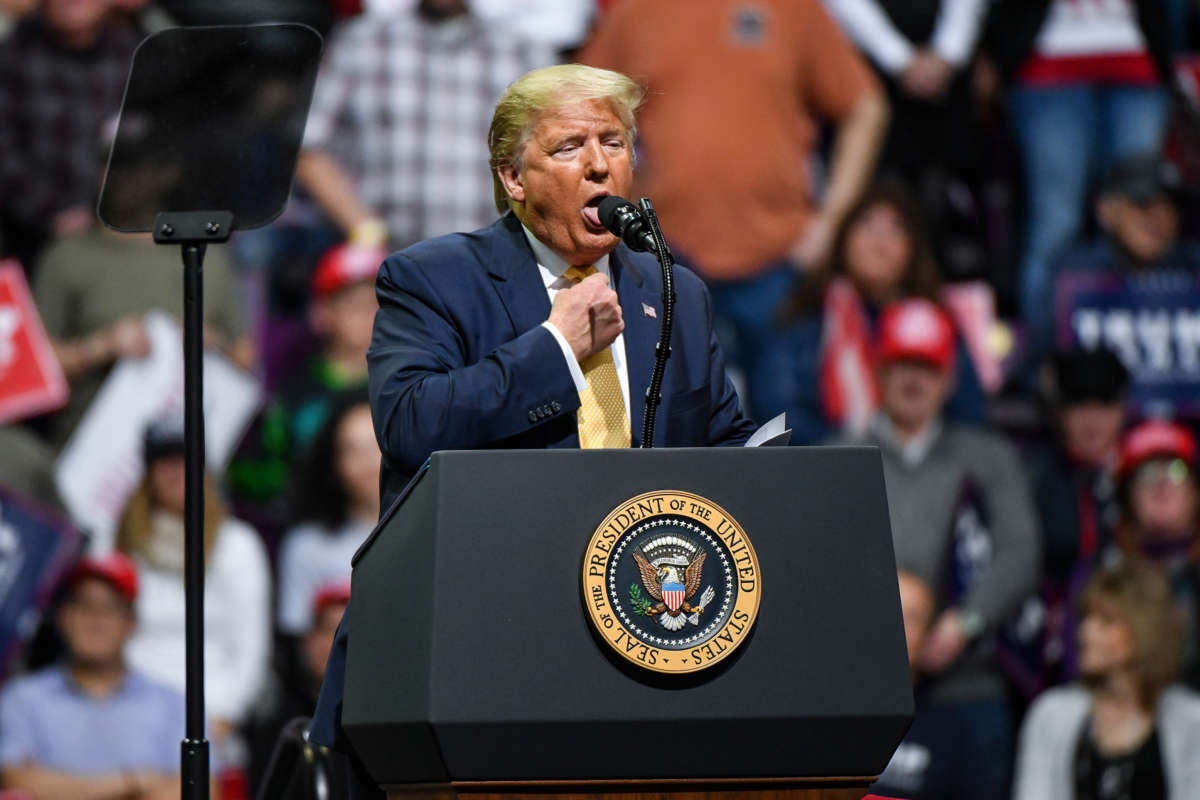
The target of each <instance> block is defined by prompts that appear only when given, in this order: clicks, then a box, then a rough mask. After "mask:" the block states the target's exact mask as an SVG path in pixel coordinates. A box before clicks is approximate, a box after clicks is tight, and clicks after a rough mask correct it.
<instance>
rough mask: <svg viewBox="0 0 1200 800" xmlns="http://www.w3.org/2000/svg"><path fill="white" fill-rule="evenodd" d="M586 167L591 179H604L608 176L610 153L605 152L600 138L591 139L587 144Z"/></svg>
mask: <svg viewBox="0 0 1200 800" xmlns="http://www.w3.org/2000/svg"><path fill="white" fill-rule="evenodd" d="M585 159H586V160H585V162H584V167H585V169H586V175H587V177H588V178H589V179H590V180H601V181H602V180H604V179H605V178H606V177H608V173H609V166H608V154H607V153H606V152H604V147H603V145H601V144H600V140H599V139H590V140H589V141H588V143H587V146H586V152H585Z"/></svg>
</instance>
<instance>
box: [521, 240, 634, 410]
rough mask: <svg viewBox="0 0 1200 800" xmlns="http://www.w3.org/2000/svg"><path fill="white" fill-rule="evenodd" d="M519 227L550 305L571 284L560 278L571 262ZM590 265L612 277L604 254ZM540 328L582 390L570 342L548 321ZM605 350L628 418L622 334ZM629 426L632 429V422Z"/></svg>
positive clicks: (584, 382) (584, 384)
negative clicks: (551, 336)
mask: <svg viewBox="0 0 1200 800" xmlns="http://www.w3.org/2000/svg"><path fill="white" fill-rule="evenodd" d="M522 230H524V231H525V238H526V239H528V240H529V246H530V247H531V248H532V249H533V258H534V260H536V261H537V265H538V272H540V273H541V275H542V285H544V286H545V287H546V294H547V295H549V297H550V305H554V298H555V296H557V295H558V292H559V290H561V289H566V288H569V287H570V286H571V281H570V280H568V279H567V278H564V277H563V273H564V272H566V271H567V270H568V269H570V267H571V265H570V264H568V263H567V262H566V261H564V260H563V259H562V257H561V256H559V255H558V253H556V252H554V251H553V250H551V249H550V248H549V247H547V246H546V245H544V244H543V243H542V242H541V241H540V240H539V239H538V238H537V237H536V236H534V235H533V234H532V233H530V232H529V229H528V228H526V227H524V226H522ZM592 266H593V267H595V268H596V271H597V272H602V273H604V274H605V275H607V276H608V278H609V280H610V281H611V280H612V273H610V272H609V269H608V256H607V255H605V256H604V257H603V258H601V259H600V260H599V261H597V262H596V263H595V264H593V265H592ZM542 327H544V328H545V329H546V330H548V331H550V333H552V334H553V335H554V340H555V341H556V342H558V346H559V348H561V349H562V353H563V358H565V359H566V361H567V369H569V370H571V378H572V379H573V380H574V381H575V389H576V390H578V391H580V392H582V391H583V390H584V389H586V388H587V379H586V378H585V377H584V376H583V369H582V368H581V367H580V366H579V361H578V360H576V358H575V351H574V350H572V349H571V345H569V344H568V343H567V339H566V337H564V336H563V335H562V332H561V331H559V329H558V328H556V327H554V326H553V325H552V324H550V320H546V321H545V322H543V323H542ZM608 349H609V350H611V351H612V359H613V366H615V367H616V368H617V380H619V381H620V382H621V397H622V398H623V399H624V400H625V416H626V417H629V369H628V365H627V364H626V363H625V334H623V333H618V334H617V338H616V339H614V340H613V343H612V344H611V345H609V348H608ZM630 429H631V430H632V421H631V424H630Z"/></svg>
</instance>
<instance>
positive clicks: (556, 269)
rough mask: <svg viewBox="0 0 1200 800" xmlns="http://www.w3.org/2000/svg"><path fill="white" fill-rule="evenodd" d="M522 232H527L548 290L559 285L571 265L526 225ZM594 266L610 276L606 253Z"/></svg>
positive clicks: (526, 236) (522, 226)
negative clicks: (556, 284)
mask: <svg viewBox="0 0 1200 800" xmlns="http://www.w3.org/2000/svg"><path fill="white" fill-rule="evenodd" d="M521 230H522V231H524V232H525V239H526V240H527V241H528V242H529V247H530V249H531V250H533V258H534V260H535V261H537V264H538V266H539V267H541V271H542V281H543V282H544V283H545V285H546V288H550V287H551V285H553V284H554V283H557V282H558V280H559V279H561V278H562V275H563V273H564V272H566V271H567V270H568V269H569V268H570V267H571V265H570V264H568V263H567V262H566V261H565V260H563V257H562V256H560V255H559V254H558V253H556V252H554V251H553V250H551V249H550V248H549V247H547V246H546V244H545V243H543V242H542V240H541V239H539V238H537V237H536V236H534V235H533V233H532V231H530V230H529V228H526V227H525V225H524V224H522V225H521ZM592 266H593V267H595V268H596V271H597V272H603V273H604V274H605V275H608V274H609V272H608V254H607V253H605V254H604V255H603V256H601V257H600V258H599V260H597V261H596V262H595V263H594V264H592Z"/></svg>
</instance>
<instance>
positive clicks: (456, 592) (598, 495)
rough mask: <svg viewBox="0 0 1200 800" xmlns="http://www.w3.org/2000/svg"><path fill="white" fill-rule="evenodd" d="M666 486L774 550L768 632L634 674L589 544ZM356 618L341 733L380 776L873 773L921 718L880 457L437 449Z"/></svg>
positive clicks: (373, 553) (359, 596)
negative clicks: (604, 629)
mask: <svg viewBox="0 0 1200 800" xmlns="http://www.w3.org/2000/svg"><path fill="white" fill-rule="evenodd" d="M655 490H676V491H685V492H690V493H694V494H697V495H700V496H702V497H704V498H706V499H708V500H710V501H712V502H713V503H715V504H717V505H719V506H720V507H722V508H723V509H725V510H726V511H727V512H729V514H730V515H731V516H732V517H733V518H734V519H736V520H737V521H738V522H739V523H740V524H741V525H742V527H743V528H744V529H745V531H746V534H747V536H748V537H749V538H750V540H751V542H752V543H753V546H754V548H755V550H756V551H757V556H758V562H759V568H760V575H761V587H760V588H761V599H760V605H759V609H758V618H757V623H756V625H755V627H754V629H753V631H752V633H751V634H750V637H749V639H748V640H746V641H745V642H744V644H742V646H741V647H740V648H739V649H738V650H737V652H735V653H734V654H733V655H732V656H730V657H729V658H728V659H726V660H725V661H723V662H721V663H720V664H718V665H716V666H714V667H712V668H710V669H708V670H706V671H702V672H698V673H692V674H688V675H659V674H656V673H651V672H647V671H644V670H642V669H639V668H638V667H635V666H633V665H632V664H630V663H628V662H626V661H625V660H624V659H622V658H620V657H619V656H617V655H616V654H615V653H613V652H612V651H611V650H610V649H609V648H608V646H607V645H605V644H603V643H602V642H600V641H598V639H597V637H596V635H595V633H594V632H593V630H592V629H591V626H590V623H589V621H588V615H587V613H586V611H585V609H584V606H583V598H582V594H581V589H580V574H581V566H582V562H583V558H584V551H585V548H586V546H587V543H588V540H589V539H590V537H591V536H592V534H593V533H594V531H595V530H596V528H597V526H598V525H599V524H600V523H601V521H603V520H604V518H605V517H606V516H607V515H608V514H609V513H610V512H611V511H613V510H614V509H615V508H617V507H618V506H620V505H621V504H622V503H624V502H626V501H628V500H629V499H630V498H632V497H635V496H637V495H639V494H642V493H645V492H648V491H655ZM350 615H351V616H350V627H351V636H350V647H349V660H348V672H347V679H346V697H345V707H344V711H343V722H344V725H345V727H346V730H347V732H348V734H349V736H350V738H351V741H352V742H353V744H354V745H355V747H356V749H357V750H359V752H360V755H362V756H363V759H364V762H365V763H366V764H367V766H368V768H369V770H370V771H371V772H372V776H373V777H375V778H376V779H377V780H378V781H379V782H380V783H383V784H397V783H410V782H425V781H436V780H446V779H453V780H531V779H538V780H569V779H621V778H637V779H655V778H707V777H712V778H718V777H727V776H732V775H737V776H744V777H770V776H780V777H806V776H820V775H874V774H877V773H878V772H880V771H882V769H883V767H884V766H885V765H886V763H887V760H888V758H889V757H890V755H891V752H892V750H893V749H894V747H895V745H896V744H897V743H898V741H899V740H900V738H901V737H902V735H903V733H904V731H905V730H906V728H907V725H908V723H909V721H910V719H911V716H912V712H913V705H912V690H911V684H910V681H909V671H908V663H907V658H906V654H905V646H904V635H903V626H902V622H901V618H900V610H899V597H898V592H897V588H896V567H895V559H894V555H893V551H892V542H891V535H890V526H889V522H888V515H887V504H886V495H885V490H884V486H883V475H882V468H881V464H880V459H879V454H878V451H876V450H875V449H873V448H756V449H744V448H738V449H734V448H728V449H674V450H669V449H668V450H628V451H577V450H562V451H553V450H551V451H464V452H442V453H436V454H434V456H433V465H432V468H431V470H430V471H429V473H428V474H427V475H426V476H425V477H424V478H423V479H422V480H421V482H420V484H418V485H417V486H416V487H415V488H414V489H413V491H412V493H411V494H410V496H409V497H408V499H407V500H405V502H404V504H403V506H402V507H401V508H399V509H398V510H397V512H396V513H395V514H394V516H393V517H392V518H391V519H390V520H388V521H387V522H386V523H385V528H384V530H382V531H381V532H380V535H379V536H378V537H377V538H376V539H375V540H374V541H373V542H372V544H371V545H370V547H369V549H368V550H367V551H366V553H365V554H364V556H363V557H362V559H361V560H360V561H359V562H358V565H357V566H356V568H355V576H354V599H353V600H352V602H351V610H350Z"/></svg>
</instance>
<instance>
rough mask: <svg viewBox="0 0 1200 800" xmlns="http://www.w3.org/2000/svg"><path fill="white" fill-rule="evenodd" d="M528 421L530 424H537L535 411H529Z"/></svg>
mask: <svg viewBox="0 0 1200 800" xmlns="http://www.w3.org/2000/svg"><path fill="white" fill-rule="evenodd" d="M529 421H530V422H537V421H538V415H537V412H536V411H530V412H529Z"/></svg>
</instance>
